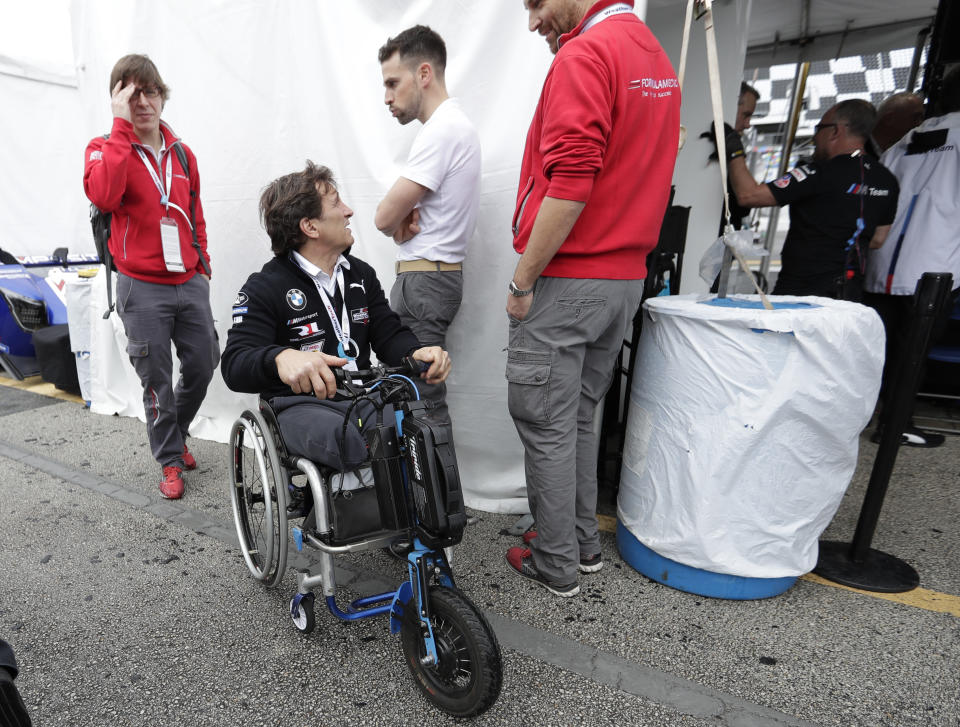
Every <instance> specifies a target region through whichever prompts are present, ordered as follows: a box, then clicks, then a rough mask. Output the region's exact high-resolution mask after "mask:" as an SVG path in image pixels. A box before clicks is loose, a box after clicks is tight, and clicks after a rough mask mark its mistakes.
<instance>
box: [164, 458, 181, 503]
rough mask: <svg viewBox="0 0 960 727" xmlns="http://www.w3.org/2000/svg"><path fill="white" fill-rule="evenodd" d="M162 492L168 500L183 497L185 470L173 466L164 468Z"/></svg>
mask: <svg viewBox="0 0 960 727" xmlns="http://www.w3.org/2000/svg"><path fill="white" fill-rule="evenodd" d="M160 494H161V495H163V496H164V497H165V498H167V499H168V500H179V499H180V498H181V497H183V470H181V469H180V468H179V467H173V466H171V467H164V468H163V481H162V482H161V483H160Z"/></svg>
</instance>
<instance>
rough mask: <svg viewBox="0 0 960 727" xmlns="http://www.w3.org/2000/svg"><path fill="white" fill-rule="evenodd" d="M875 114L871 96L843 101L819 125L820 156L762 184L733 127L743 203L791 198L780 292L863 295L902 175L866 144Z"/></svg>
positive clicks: (731, 146) (733, 168)
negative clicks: (868, 265) (872, 253)
mask: <svg viewBox="0 0 960 727" xmlns="http://www.w3.org/2000/svg"><path fill="white" fill-rule="evenodd" d="M875 121H876V111H875V110H874V108H873V106H872V105H871V104H870V103H868V102H866V101H861V100H858V99H854V100H849V101H841V102H840V103H838V104H836V105H835V106H833V107H831V108H830V109H829V110H828V111H827V113H825V114H824V115H823V119H821V121H820V123H819V124H817V126H816V127H815V131H814V136H813V141H814V154H813V161H811V162H808V163H804V164H801V165H799V166H797V167H796V168H794V169H791V170H790V172H789V173H787V174H785V175H784V176H783V177H781V178H780V179H777V180H775V181H773V182H768V183H766V184H757V182H756V181H755V180H754V179H753V177H752V176H751V174H750V172H749V170H748V169H747V165H746V163H745V162H744V159H743V145H742V144H741V143H740V137H739V136H738V135H737V134H735V133H733V134H728V135H727V137H726V142H727V156H728V159H729V166H728V169H729V170H730V179H731V182H732V184H733V189H734V191H735V192H736V195H737V200H738V201H739V203H740V204H741V205H743V206H744V207H772V206H774V205H780V206H783V205H785V204H789V205H790V229H789V231H788V232H787V239H786V242H785V243H784V246H783V252H782V253H781V261H782V267H781V270H780V275H779V276H778V277H777V284H776V286H775V287H774V289H773V292H774V293H775V294H777V295H820V296H825V297H828V298H840V299H844V300H859V299H860V291H861V287H862V280H863V272H864V267H865V259H866V248H867V247H868V246H869V247H870V248H871V249H875V248H878V247H880V246H881V245H883V242H884V240H886V238H887V234H888V233H889V231H890V225H891V223H892V222H893V219H894V217H895V216H896V212H897V197H898V194H899V186H898V185H897V180H896V177H894V176H893V174H891V173H890V172H889V171H888V170H887V169H886V168H885V167H884V166H883V165H881V164H880V162H878V161H877V160H876V159H874V158H873V157H871V156H869V155H868V154H867V153H866V152H865V149H864V147H865V144H866V142H867V140H868V139H869V138H870V132H871V131H872V130H873V125H874V123H875Z"/></svg>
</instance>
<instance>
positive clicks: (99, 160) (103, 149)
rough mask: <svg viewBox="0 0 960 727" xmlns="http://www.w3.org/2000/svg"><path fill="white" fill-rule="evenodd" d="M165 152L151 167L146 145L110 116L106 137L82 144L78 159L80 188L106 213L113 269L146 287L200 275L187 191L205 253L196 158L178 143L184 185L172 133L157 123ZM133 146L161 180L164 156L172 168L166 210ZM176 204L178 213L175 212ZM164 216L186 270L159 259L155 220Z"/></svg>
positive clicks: (160, 251)
mask: <svg viewBox="0 0 960 727" xmlns="http://www.w3.org/2000/svg"><path fill="white" fill-rule="evenodd" d="M160 132H161V133H162V134H163V138H164V143H165V151H164V153H163V157H162V158H161V159H160V165H159V167H158V166H157V159H156V157H155V156H154V154H153V151H152V150H151V149H150V147H148V146H143V145H141V144H140V141H139V139H137V136H136V134H135V133H134V131H133V124H131V123H130V122H129V121H127V120H126V119H121V118H117V117H114V119H113V128H112V129H111V131H110V137H109V138H108V139H104V138H103V137H102V136H98V137H96V138H95V139H93V140H92V141H91V142H90V143H89V144H87V150H86V153H85V155H84V169H83V189H84V192H86V194H87V198H88V199H89V200H90V201H91V202H93V203H94V204H95V205H96V206H97V207H98V208H99V209H100V210H102V211H103V212H112V213H113V219H112V222H111V227H110V252H111V253H112V254H113V260H114V262H115V263H116V266H117V270H119V271H120V272H121V273H123V274H124V275H129V276H130V277H132V278H137V279H139V280H145V281H147V282H149V283H161V284H166V285H179V284H180V283H185V282H186V281H188V280H189V279H190V278H192V277H193V276H194V275H196V274H197V273H203V272H205V271H204V269H203V266H202V264H201V263H200V257H199V255H198V254H197V250H196V248H195V247H194V246H193V234H192V233H191V232H190V192H191V191H192V192H193V193H194V196H195V200H196V201H195V203H194V204H195V207H194V215H195V222H196V226H197V242H198V243H199V244H200V248H201V249H202V250H203V255H204V257H205V258H206V259H207V261H208V262H209V260H210V257H209V255H207V225H206V222H204V219H203V206H202V205H201V204H200V175H199V173H198V172H197V159H196V157H195V156H194V155H193V152H192V151H190V148H189V147H188V146H187V145H186V144H184V143H183V142H180V143H181V146H183V149H184V151H185V152H186V155H187V163H188V165H189V167H190V174H189V182H188V175H187V173H186V171H185V170H184V169H183V168H182V167H181V166H180V159H179V158H177V153H176V152H175V151H174V150H173V148H172V146H173V143H174V142H175V141H179V139H178V137H177V136H176V134H174V133H173V131H172V130H171V129H170V127H169V126H167V125H166V123H164V122H163V121H161V122H160ZM137 147H140V148H142V149H143V151H144V154H145V155H146V157H147V160H148V162H149V163H150V164H151V165H153V169H154V171H155V172H156V173H157V176H158V177H159V178H160V179H161V180H164V183H165V180H166V165H167V158H168V157H169V159H170V163H171V164H172V167H171V172H172V179H171V183H170V187H171V189H169V190H168V192H169V193H170V202H171V203H172V204H171V205H170V207H169V210H168V208H166V207H164V205H162V204H161V203H160V190H158V189H157V186H156V184H155V183H154V181H153V179H152V177H151V176H150V172H148V171H147V168H146V167H145V166H144V164H143V161H142V160H141V158H140V155H139V154H137ZM173 205H176V206H177V207H179V208H180V209H181V210H183V212H184V213H185V215H184V214H181V213H180V212H179V211H177V210H176V209H175V208H174V206H173ZM167 214H169V215H170V217H172V218H173V219H174V220H176V222H177V230H178V232H179V234H180V255H181V256H182V258H183V266H184V267H185V268H186V272H182V273H174V272H170V271H168V270H167V266H166V264H165V263H164V261H163V248H162V246H161V242H160V220H161V219H162V218H163V217H165V216H166V215H167Z"/></svg>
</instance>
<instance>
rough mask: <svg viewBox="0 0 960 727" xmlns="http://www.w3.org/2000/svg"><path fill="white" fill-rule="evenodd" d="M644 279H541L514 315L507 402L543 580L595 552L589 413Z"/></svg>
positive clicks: (573, 576)
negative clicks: (525, 309)
mask: <svg viewBox="0 0 960 727" xmlns="http://www.w3.org/2000/svg"><path fill="white" fill-rule="evenodd" d="M642 295H643V281H642V280H585V279H573V278H540V279H539V280H537V284H536V288H535V290H534V294H533V305H532V306H531V308H530V312H529V313H528V314H527V317H526V318H525V319H524V320H522V321H518V320H516V319H514V318H510V340H509V345H508V347H507V371H506V375H507V381H508V385H507V405H508V407H509V409H510V416H512V417H513V422H514V424H515V425H516V427H517V433H518V434H519V435H520V440H521V441H522V442H523V448H524V466H525V470H526V479H527V499H528V500H529V502H530V512H531V513H532V514H533V517H534V519H535V520H536V524H537V533H538V535H537V537H536V538H535V539H534V540H533V541H532V542H531V543H530V550H531V552H532V553H533V560H534V563H535V564H536V566H537V569H538V570H539V571H540V572H541V573H542V574H543V575H544V577H545V578H546V579H547V580H548V581H551V582H552V583H557V584H564V585H565V584H567V583H572V582H574V581H576V580H577V564H578V562H579V559H580V556H589V555H594V554H596V553H599V552H600V535H599V532H598V528H597V437H596V434H595V433H594V430H593V417H594V412H595V410H596V408H597V405H598V404H599V403H600V401H601V399H603V397H604V395H605V394H606V392H607V389H609V388H610V383H611V381H612V380H613V369H614V363H615V361H616V357H617V352H618V351H619V350H620V347H621V346H622V344H623V337H624V334H625V333H626V329H627V326H628V324H629V323H630V320H631V319H632V317H633V314H634V313H635V312H636V310H637V306H639V304H640V298H641V297H642Z"/></svg>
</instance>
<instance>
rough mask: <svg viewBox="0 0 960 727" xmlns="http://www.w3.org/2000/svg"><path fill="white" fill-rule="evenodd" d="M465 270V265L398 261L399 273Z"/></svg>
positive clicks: (426, 261)
mask: <svg viewBox="0 0 960 727" xmlns="http://www.w3.org/2000/svg"><path fill="white" fill-rule="evenodd" d="M450 270H463V263H441V262H434V261H433V260H397V274H399V273H434V272H448V271H450Z"/></svg>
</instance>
